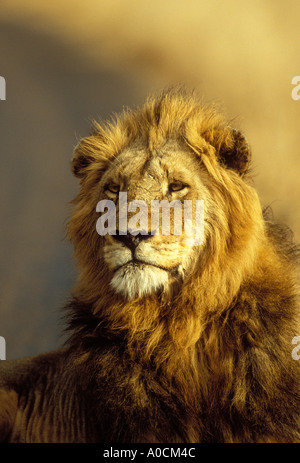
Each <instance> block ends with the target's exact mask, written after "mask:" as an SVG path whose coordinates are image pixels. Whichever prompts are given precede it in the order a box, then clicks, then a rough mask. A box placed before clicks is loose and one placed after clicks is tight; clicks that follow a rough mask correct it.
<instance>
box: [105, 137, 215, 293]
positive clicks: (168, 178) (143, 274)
mask: <svg viewBox="0 0 300 463" xmlns="http://www.w3.org/2000/svg"><path fill="white" fill-rule="evenodd" d="M202 177H203V173H202V172H201V168H200V162H199V160H197V159H196V156H195V154H193V153H192V152H189V151H188V150H187V149H186V148H184V146H180V145H179V143H178V142H176V141H168V143H166V144H165V145H164V146H163V147H162V148H161V149H160V150H158V151H157V152H155V153H152V154H150V153H149V152H147V150H145V149H144V148H143V147H139V145H138V144H135V145H133V146H131V147H128V148H127V149H125V150H124V151H123V152H122V153H120V154H119V155H118V156H117V157H116V158H115V159H114V160H113V161H112V162H111V163H110V165H109V167H108V168H107V170H106V171H105V173H104V175H103V177H102V178H101V182H100V184H99V190H100V200H110V201H113V203H114V204H115V206H116V209H115V210H116V220H115V224H116V226H115V230H112V231H113V233H114V234H112V235H110V234H108V233H107V234H106V235H105V236H103V246H102V248H101V249H102V253H103V260H104V262H105V265H106V266H107V267H108V270H109V271H110V272H111V274H112V278H111V283H110V284H111V286H112V288H113V289H114V291H116V292H117V293H119V294H121V295H123V296H124V297H126V298H128V299H133V298H135V297H141V296H144V295H148V294H151V293H153V292H157V291H160V290H164V291H168V290H169V289H170V287H171V285H172V284H173V283H175V282H176V281H182V280H183V279H184V278H185V277H186V275H187V274H188V273H189V271H190V269H191V268H192V267H193V265H195V262H196V260H197V258H198V256H199V254H200V252H201V247H202V245H200V244H199V242H198V241H197V242H196V244H194V245H192V241H191V232H190V230H189V231H188V233H187V227H185V226H184V225H185V224H184V214H186V216H187V213H186V210H185V208H184V204H186V203H184V201H186V200H190V201H189V204H190V205H192V206H193V209H192V210H193V213H192V216H193V224H194V225H195V226H198V228H199V223H196V214H195V211H196V204H197V203H196V200H204V204H205V203H206V201H205V200H206V199H207V196H208V190H207V188H206V187H205V184H204V182H203V179H202ZM120 193H123V195H124V193H126V194H127V204H126V206H127V221H126V225H127V233H126V230H125V231H124V233H126V234H123V235H121V234H120V229H119V228H120V227H119V225H120V214H121V212H120V211H121V207H122V208H123V207H124V205H121V204H120V198H121V195H120ZM161 200H165V201H167V203H165V204H171V202H172V201H177V203H176V206H177V208H178V209H177V210H176V208H175V209H173V208H172V207H171V208H170V216H169V217H168V213H167V208H168V206H167V208H166V215H165V216H164V222H163V217H162V212H160V214H159V215H160V220H159V227H158V228H157V225H158V224H157V223H156V226H155V224H154V221H155V215H154V212H155V211H154V209H153V204H155V203H153V201H161ZM134 201H143V205H144V206H147V209H145V207H144V209H143V211H144V215H143V216H142V217H141V215H139V214H141V212H142V208H141V206H140V203H136V204H134ZM151 204H152V209H151ZM162 204H163V203H162ZM133 206H138V208H136V207H133ZM122 210H124V209H122ZM145 210H146V212H145ZM179 210H180V211H181V214H180V211H179ZM151 211H152V215H151ZM160 211H162V209H160ZM164 213H165V212H163V214H164ZM177 213H178V214H179V215H176V214H177ZM137 214H138V215H137ZM158 218H159V216H158ZM168 218H170V220H169V227H170V228H169V230H168V223H166V222H165V220H167V221H168ZM178 221H180V224H179V223H178ZM132 225H134V228H135V229H136V231H135V232H134V231H133V228H132ZM165 225H167V227H165ZM163 226H164V228H163ZM151 227H152V228H153V227H154V228H155V230H154V231H153V233H151ZM176 227H177V228H176ZM178 227H179V228H178ZM113 228H114V227H113ZM180 228H181V230H180ZM138 231H139V232H138ZM180 231H181V233H180ZM198 231H199V230H198ZM174 232H175V233H178V234H175V233H174ZM143 233H144V234H143ZM154 233H155V234H154ZM179 233H180V234H179ZM195 233H196V231H195V230H194V234H193V236H195Z"/></svg>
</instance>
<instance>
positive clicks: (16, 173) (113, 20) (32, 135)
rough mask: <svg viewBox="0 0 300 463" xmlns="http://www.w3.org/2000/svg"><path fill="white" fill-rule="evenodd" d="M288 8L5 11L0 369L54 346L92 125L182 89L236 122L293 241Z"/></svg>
mask: <svg viewBox="0 0 300 463" xmlns="http://www.w3.org/2000/svg"><path fill="white" fill-rule="evenodd" d="M299 39H300V3H299V1H297V0H252V1H251V2H248V1H245V0H244V1H241V0H229V1H227V0H206V1H201V0H185V1H183V0H151V1H148V0H110V1H104V0H102V1H100V0H87V1H86V2H82V1H79V0H60V1H57V0H53V1H51V2H46V1H41V0H26V1H25V0H21V1H20V0H1V4H0V75H2V76H4V77H5V79H6V85H7V101H0V114H1V115H0V140H1V169H0V176H1V177H0V187H1V195H0V198H1V230H0V246H1V249H0V251H1V268H0V278H1V282H0V288H1V306H0V335H1V336H4V337H5V338H6V342H7V358H16V357H23V356H25V355H29V354H36V353H39V352H42V351H45V350H49V349H52V348H55V347H57V346H59V345H60V343H61V340H62V338H61V337H60V333H61V329H62V326H63V324H62V323H61V321H60V318H61V315H62V311H61V307H62V306H63V304H64V302H65V301H66V299H67V297H68V293H69V291H70V289H71V287H72V284H73V281H74V277H75V271H74V265H73V262H72V260H71V254H72V249H71V247H70V245H69V244H68V243H67V242H66V241H65V240H64V222H65V219H66V216H67V211H68V202H69V201H70V200H71V198H72V197H73V196H74V194H75V191H76V188H77V183H76V181H75V179H73V177H72V176H71V173H70V170H69V160H70V157H71V155H72V149H73V146H74V145H75V144H76V140H77V138H78V137H80V136H84V135H86V134H87V133H88V130H89V121H90V118H93V117H101V118H106V117H108V115H109V114H110V113H111V112H112V111H120V110H121V109H122V107H123V106H124V105H125V106H126V105H129V106H131V105H135V104H139V103H141V102H142V101H143V100H144V98H145V97H146V95H147V94H148V93H149V91H156V90H160V89H161V88H162V87H164V86H166V85H171V84H176V83H184V84H187V85H188V86H189V87H192V88H196V89H197V90H198V92H199V93H201V94H202V95H203V96H204V98H205V100H207V101H212V100H217V101H218V102H220V103H222V104H223V106H224V110H225V112H226V113H227V114H228V117H230V118H232V117H237V124H238V126H239V127H240V128H241V129H242V130H243V131H244V132H245V134H246V136H247V138H248V140H249V142H250V144H251V146H252V149H253V160H254V174H255V184H256V186H257V189H258V191H259V194H260V197H261V201H262V204H263V205H266V204H270V203H272V206H273V209H274V211H275V214H276V216H277V217H278V218H279V219H280V220H284V221H285V222H287V223H288V224H289V225H290V226H291V227H292V228H293V229H294V232H295V235H296V238H297V239H298V240H300V210H299V207H298V198H299V192H300V184H299V180H298V177H299V170H300V169H299V168H300V156H299V155H300V150H299V144H300V143H299V142H300V135H299V123H300V100H299V101H294V100H293V99H292V98H291V91H292V88H293V86H292V85H291V80H292V78H293V77H294V76H296V75H300V50H299V48H300V46H299V43H300V40H299Z"/></svg>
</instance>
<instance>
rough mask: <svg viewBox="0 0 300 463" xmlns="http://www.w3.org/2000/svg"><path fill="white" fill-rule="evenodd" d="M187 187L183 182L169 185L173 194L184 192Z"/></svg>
mask: <svg viewBox="0 0 300 463" xmlns="http://www.w3.org/2000/svg"><path fill="white" fill-rule="evenodd" d="M186 186H187V185H185V184H184V183H182V182H172V183H170V185H169V191H170V192H172V191H180V190H183V189H184V188H185V187H186Z"/></svg>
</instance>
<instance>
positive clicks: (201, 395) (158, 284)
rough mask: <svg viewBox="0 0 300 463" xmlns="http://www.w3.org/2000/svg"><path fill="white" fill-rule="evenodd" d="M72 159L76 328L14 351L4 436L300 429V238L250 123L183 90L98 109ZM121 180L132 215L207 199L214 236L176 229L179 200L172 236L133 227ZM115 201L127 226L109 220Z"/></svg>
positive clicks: (221, 438)
mask: <svg viewBox="0 0 300 463" xmlns="http://www.w3.org/2000/svg"><path fill="white" fill-rule="evenodd" d="M71 164H72V170H73V173H74V175H75V176H76V177H77V178H78V179H79V180H80V189H79V192H78V194H77V196H76V198H75V199H74V200H73V202H72V212H71V214H70V219H69V221H68V232H67V233H68V237H69V239H70V240H71V242H72V243H73V245H74V255H75V258H76V261H77V264H78V268H79V273H78V281H77V282H76V286H75V288H74V290H73V292H72V295H71V298H70V301H69V302H68V303H67V305H66V310H67V320H68V322H67V332H68V333H69V335H68V340H67V342H66V344H65V345H64V346H63V347H62V348H60V349H58V350H56V351H54V352H49V353H45V354H41V355H38V356H34V357H29V358H26V359H21V360H18V361H5V362H2V363H1V376H0V378H1V379H0V387H1V389H0V437H1V440H2V441H5V442H104V443H108V442H128V443H143V442H148V443H149V442H150V443H171V444H172V443H198V442H199V443H212V442H217V443H256V442H276V443H277V442H300V416H299V415H300V414H299V412H300V393H299V391H300V364H299V362H297V361H295V360H293V358H292V356H291V351H292V339H293V338H294V336H295V335H297V334H299V332H300V331H299V328H300V326H299V319H300V312H299V286H298V255H299V254H298V248H297V246H296V245H295V244H294V243H293V240H292V238H291V237H290V236H289V232H288V230H286V229H285V227H283V226H281V225H276V224H275V223H274V222H273V219H272V217H271V215H270V213H269V212H268V211H264V210H263V209H262V207H261V204H260V200H259V198H258V194H257V193H256V190H255V188H254V186H253V181H252V180H251V172H250V165H251V150H250V147H249V144H248V142H247V141H246V139H245V137H244V136H243V134H242V133H241V131H240V130H238V129H236V128H233V127H232V126H231V124H230V123H228V122H227V121H226V118H225V117H224V115H222V112H221V111H219V110H218V108H217V107H216V106H215V105H206V104H204V103H203V102H202V101H201V99H199V98H198V97H197V95H196V94H195V93H194V92H191V93H189V92H187V91H182V90H167V91H165V92H163V93H162V94H161V95H159V96H151V97H149V98H148V99H147V100H146V102H145V103H144V104H143V105H142V106H141V107H138V108H135V109H124V111H123V113H121V114H119V115H115V116H114V117H113V118H112V119H111V120H110V121H109V122H107V123H103V122H101V123H99V122H94V125H93V130H92V132H91V134H90V135H89V136H87V137H85V138H83V139H82V140H80V141H79V143H78V145H77V146H76V148H75V150H74V156H73V158H72V162H71ZM121 193H124V194H125V193H126V194H127V201H128V202H130V203H131V205H132V204H133V205H135V207H131V208H129V207H128V210H127V218H126V221H125V225H127V224H128V223H129V220H130V219H134V212H137V210H138V207H137V204H141V201H142V202H143V204H144V205H146V206H147V207H148V211H150V209H151V202H152V201H159V202H160V201H162V200H167V201H168V202H169V204H171V203H172V202H175V203H176V204H177V205H178V204H179V205H184V204H185V201H191V202H192V204H193V208H194V203H195V202H196V201H203V204H204V226H203V237H202V241H201V244H197V245H196V244H194V245H193V244H191V241H190V239H189V238H190V237H191V236H193V234H188V233H187V232H186V230H185V229H183V231H182V233H178V234H177V233H175V232H174V229H175V225H176V220H177V221H178V218H177V219H176V217H175V208H174V209H172V210H171V207H170V224H171V226H170V233H169V234H163V233H162V231H161V223H159V225H158V226H157V225H156V228H155V230H154V233H152V232H153V228H151V232H150V223H148V225H147V224H146V225H145V221H143V226H141V223H139V225H138V223H137V226H136V227H135V229H134V230H133V229H130V227H128V228H127V229H123V228H122V229H121V227H120V220H119V221H118V219H120V216H121V205H120V194H121ZM100 201H107V203H105V204H110V205H112V206H113V207H114V214H115V215H114V216H113V217H114V218H115V219H116V220H115V229H114V231H113V232H112V229H111V230H110V232H108V233H106V234H105V233H103V234H100V233H98V232H97V229H96V224H97V222H98V220H99V219H100V218H101V217H103V213H104V211H102V212H101V213H100V212H99V210H98V208H97V207H98V206H97V205H98V204H99V202H100ZM137 201H138V202H137ZM175 203H174V204H175ZM102 204H103V203H102ZM135 218H136V216H135ZM161 218H162V211H160V219H161ZM144 219H145V217H144ZM107 220H109V218H108V219H107ZM181 220H183V219H181ZM193 220H194V219H193ZM137 222H138V221H137ZM140 222H141V220H140ZM193 223H194V222H193ZM123 225H124V223H123ZM195 228H196V227H192V229H191V230H192V231H193V232H195ZM193 243H194V242H193Z"/></svg>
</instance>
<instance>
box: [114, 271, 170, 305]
mask: <svg viewBox="0 0 300 463" xmlns="http://www.w3.org/2000/svg"><path fill="white" fill-rule="evenodd" d="M168 284H169V274H168V272H167V271H166V270H163V269H161V268H158V267H155V266H152V265H149V264H139V265H136V264H135V263H128V264H126V265H123V266H122V267H120V268H119V269H118V270H116V272H115V273H114V276H113V278H112V280H111V282H110V285H111V287H112V288H113V289H114V291H115V292H116V293H117V294H120V295H122V296H123V297H124V298H126V299H128V300H133V299H135V298H140V297H144V296H149V295H150V294H153V293H155V292H157V291H159V290H162V289H164V288H166V287H167V286H168Z"/></svg>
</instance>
